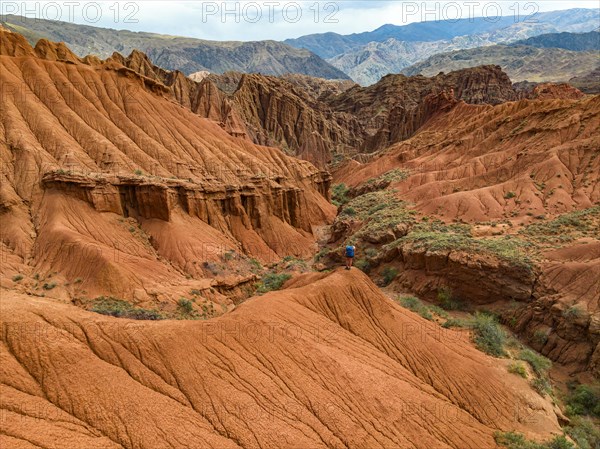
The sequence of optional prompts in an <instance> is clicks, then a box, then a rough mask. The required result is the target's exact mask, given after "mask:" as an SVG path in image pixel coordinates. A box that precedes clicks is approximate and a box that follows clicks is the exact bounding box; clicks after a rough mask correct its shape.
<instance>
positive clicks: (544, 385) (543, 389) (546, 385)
mask: <svg viewBox="0 0 600 449" xmlns="http://www.w3.org/2000/svg"><path fill="white" fill-rule="evenodd" d="M531 386H532V387H533V389H534V390H535V391H537V392H538V393H539V394H540V395H542V396H545V395H547V394H548V395H549V394H552V384H551V383H550V381H549V380H548V378H547V377H538V378H536V379H533V380H532V381H531Z"/></svg>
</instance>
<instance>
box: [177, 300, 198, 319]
mask: <svg viewBox="0 0 600 449" xmlns="http://www.w3.org/2000/svg"><path fill="white" fill-rule="evenodd" d="M177 309H178V310H179V312H181V313H183V314H186V315H190V314H191V313H192V312H193V311H194V305H193V304H192V301H190V300H189V299H186V298H179V300H178V301H177Z"/></svg>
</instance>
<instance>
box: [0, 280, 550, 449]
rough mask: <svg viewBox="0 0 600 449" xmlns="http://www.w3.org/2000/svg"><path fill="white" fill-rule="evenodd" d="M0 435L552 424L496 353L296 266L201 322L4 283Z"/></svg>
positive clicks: (370, 431)
mask: <svg viewBox="0 0 600 449" xmlns="http://www.w3.org/2000/svg"><path fill="white" fill-rule="evenodd" d="M1 304H2V311H3V313H2V317H3V319H4V320H5V322H3V323H2V329H3V334H2V339H3V344H2V347H1V350H0V351H1V354H2V360H3V363H2V367H3V369H2V371H1V376H2V377H1V379H2V386H1V388H2V414H3V417H4V419H2V420H1V421H0V425H1V426H2V431H1V432H0V433H1V436H0V442H1V444H2V447H9V446H10V447H23V448H30V447H38V446H40V447H42V446H43V447H61V448H67V447H77V448H81V447H90V448H92V447H127V448H132V447H220V448H221V447H223V448H224V447H263V448H267V447H273V448H287V447H311V448H317V447H339V448H344V447H345V448H352V447H357V448H358V447H372V448H375V447H403V448H423V449H430V448H433V447H435V448H460V449H466V448H477V449H485V448H492V447H495V443H494V440H493V437H492V435H493V432H494V431H495V430H496V429H502V430H505V431H509V430H518V431H524V432H526V433H527V434H528V435H529V436H531V437H534V438H548V437H549V436H550V434H551V433H552V432H557V431H559V427H558V423H557V418H556V415H555V414H554V412H553V411H552V406H551V405H550V403H548V402H546V401H545V400H544V399H542V398H541V397H540V396H538V395H537V394H536V393H535V392H533V390H531V389H530V388H529V386H528V385H527V382H526V381H525V380H524V379H521V378H519V377H518V376H511V377H507V375H506V366H504V363H505V362H503V361H499V360H498V359H492V358H490V357H488V356H486V355H484V354H483V353H481V352H479V351H477V350H476V349H474V348H473V347H472V345H471V344H470V343H469V342H468V338H466V337H465V334H461V333H460V332H459V331H452V330H442V328H440V327H439V326H437V325H436V324H433V323H431V322H428V321H426V320H424V319H422V318H421V317H419V316H418V315H416V314H414V313H412V312H409V311H407V310H405V309H402V308H401V307H399V306H398V305H396V304H394V303H393V302H392V301H390V300H389V299H387V298H386V297H384V296H383V295H382V294H381V293H380V291H379V290H378V289H377V288H376V287H375V286H374V285H373V284H372V283H371V281H370V280H369V279H368V278H367V276H366V275H364V274H362V273H361V272H360V271H358V270H356V271H352V272H346V271H344V270H338V271H336V272H334V273H331V274H309V275H304V276H303V277H300V278H298V279H296V280H295V281H293V282H291V285H289V287H288V288H287V289H286V290H283V291H280V292H274V293H270V294H267V295H265V296H263V297H259V298H254V299H251V300H249V301H247V302H246V303H244V304H243V305H241V306H239V307H238V308H237V309H236V310H235V311H234V312H232V313H229V314H226V315H224V316H222V317H219V318H216V319H213V320H210V321H208V322H177V321H162V322H132V321H128V320H119V319H114V318H108V317H101V316H98V315H94V314H91V313H88V312H84V311H82V310H80V309H77V308H75V307H73V306H68V305H62V304H58V303H55V302H51V301H48V300H46V299H31V298H24V297H22V296H20V295H18V294H15V293H8V292H6V291H3V294H2V303H1Z"/></svg>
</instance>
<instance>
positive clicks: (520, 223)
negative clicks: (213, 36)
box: [0, 29, 600, 449]
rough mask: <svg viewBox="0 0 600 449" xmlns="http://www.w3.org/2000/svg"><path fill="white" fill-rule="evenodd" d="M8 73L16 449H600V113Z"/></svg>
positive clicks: (9, 440)
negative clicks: (349, 259)
mask: <svg viewBox="0 0 600 449" xmlns="http://www.w3.org/2000/svg"><path fill="white" fill-rule="evenodd" d="M0 63H1V66H0V82H1V83H2V95H1V97H0V101H1V103H0V112H1V119H0V121H1V124H2V126H1V127H0V131H1V134H0V157H1V161H2V165H1V168H2V184H1V190H0V204H1V207H0V220H1V223H2V231H1V245H2V247H1V250H2V265H1V267H2V268H1V272H0V288H1V290H0V293H1V300H0V306H1V320H2V345H1V347H0V354H1V357H2V365H1V366H2V370H1V374H0V376H1V377H0V388H1V393H0V395H1V396H0V398H1V400H0V407H1V413H2V419H1V420H0V429H1V430H0V443H1V446H2V447H3V448H4V447H6V448H13V447H14V448H36V447H48V448H64V447H70V448H83V447H85V448H88V447H89V448H93V447H98V448H107V447H115V448H117V447H123V448H163V447H182V448H183V447H219V448H221V447H243V448H255V447H256V448H258V447H260V448H262V447H273V448H280V447H285V448H292V447H310V448H313V447H314V448H316V447H336V448H337V447H339V448H365V447H368V448H375V447H382V448H409V447H410V448H423V449H430V448H456V449H463V448H474V449H475V448H477V449H484V448H495V447H500V446H502V447H513V448H514V447H530V448H531V447H536V448H539V447H544V448H549V447H574V446H573V445H574V444H577V445H578V446H579V447H581V448H585V447H594V446H593V445H594V444H597V443H598V441H600V437H599V436H598V430H597V425H598V421H597V419H598V415H599V414H600V408H599V407H598V400H599V398H600V394H599V393H598V391H597V386H596V385H597V383H596V382H597V378H598V376H599V375H600V240H599V235H600V183H599V174H600V135H599V133H598V129H599V127H600V96H593V95H586V94H584V93H583V92H581V91H580V90H578V89H576V88H575V87H573V86H571V85H568V84H539V85H521V86H519V85H514V84H513V83H512V81H511V79H510V78H509V76H508V75H507V74H506V73H505V72H504V71H503V69H502V68H501V67H499V66H497V65H487V66H481V67H476V68H470V69H463V70H459V71H454V72H450V73H444V74H439V75H436V76H433V77H425V76H414V77H407V76H404V75H389V76H386V77H384V78H383V79H381V80H380V81H379V82H377V83H375V84H373V85H372V86H369V87H361V86H358V85H354V84H353V83H349V82H348V81H332V80H323V79H316V78H311V77H307V76H304V75H285V76H280V77H276V76H266V75H259V74H241V73H236V72H227V73H224V74H203V75H198V74H197V76H195V77H192V78H188V77H186V76H185V75H184V73H182V72H178V71H169V70H166V69H163V68H160V67H158V66H156V65H155V64H154V63H153V62H152V61H151V59H150V58H148V57H147V55H145V54H144V53H142V52H140V51H133V52H132V53H130V54H129V55H122V54H119V53H113V54H111V55H110V56H107V57H106V58H105V59H100V58H99V57H97V56H88V57H81V56H77V55H76V54H75V53H73V52H72V51H71V50H70V49H69V48H68V47H67V46H66V45H65V44H64V43H54V42H51V41H48V40H45V39H41V40H39V41H38V42H37V43H36V45H35V46H32V45H31V44H30V43H29V42H28V41H27V39H26V38H25V37H24V36H22V35H20V34H18V33H16V32H12V31H9V30H6V29H0ZM349 242H351V243H354V244H356V245H357V249H358V252H357V260H356V265H357V268H354V269H353V270H351V271H346V270H343V269H340V268H339V266H340V265H341V263H342V262H343V259H342V255H343V254H342V252H341V251H342V249H343V246H345V245H346V243H349ZM525 439H527V440H532V441H537V442H539V443H540V444H539V445H535V446H534V443H526V442H525ZM515 441H517V443H518V442H519V441H521V442H522V445H521V446H515V445H512V446H510V444H513V443H514V442H515ZM542 442H552V443H544V444H545V445H544V446H542V445H541V444H542ZM517 443H514V444H517ZM519 444H520V443H519ZM526 444H530V445H529V446H526ZM550 444H554V446H550ZM586 444H587V445H588V446H585V445H586ZM559 445H562V446H559Z"/></svg>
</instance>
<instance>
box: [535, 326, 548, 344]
mask: <svg viewBox="0 0 600 449" xmlns="http://www.w3.org/2000/svg"><path fill="white" fill-rule="evenodd" d="M533 341H534V342H535V343H538V344H540V345H544V344H546V342H547V341H548V332H547V331H544V330H542V329H538V330H536V331H535V332H534V333H533Z"/></svg>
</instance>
